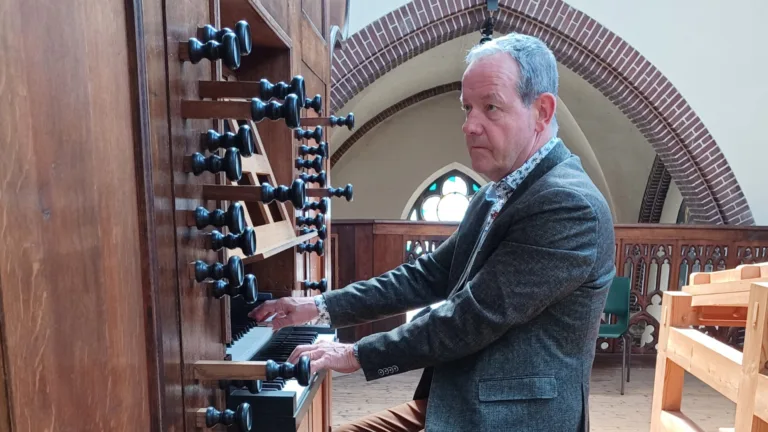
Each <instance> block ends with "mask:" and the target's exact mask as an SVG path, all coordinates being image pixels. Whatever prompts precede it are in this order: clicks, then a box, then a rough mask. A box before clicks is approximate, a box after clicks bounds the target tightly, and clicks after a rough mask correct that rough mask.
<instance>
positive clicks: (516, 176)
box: [488, 137, 561, 200]
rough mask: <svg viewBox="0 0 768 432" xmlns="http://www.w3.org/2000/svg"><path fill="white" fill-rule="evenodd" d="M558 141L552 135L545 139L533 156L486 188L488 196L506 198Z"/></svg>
mask: <svg viewBox="0 0 768 432" xmlns="http://www.w3.org/2000/svg"><path fill="white" fill-rule="evenodd" d="M559 142H561V140H560V138H558V137H552V139H550V140H549V141H547V143H546V144H544V145H543V146H542V147H541V148H540V149H539V150H538V151H536V153H534V154H533V156H531V157H530V158H528V160H526V161H525V163H523V165H522V166H521V167H520V168H518V169H516V170H514V171H512V172H511V173H509V174H507V176H506V177H504V178H503V179H501V180H499V181H498V182H495V183H492V184H491V186H490V187H489V188H488V197H489V198H491V199H494V200H495V199H498V198H504V199H506V198H508V197H509V195H511V194H512V192H514V190H515V189H517V187H518V186H520V183H522V182H523V180H525V178H526V177H527V176H528V174H530V173H531V171H533V169H534V168H536V166H537V165H538V164H539V162H541V160H542V159H544V157H546V156H547V154H549V151H550V150H552V148H553V147H555V145H556V144H558V143H559Z"/></svg>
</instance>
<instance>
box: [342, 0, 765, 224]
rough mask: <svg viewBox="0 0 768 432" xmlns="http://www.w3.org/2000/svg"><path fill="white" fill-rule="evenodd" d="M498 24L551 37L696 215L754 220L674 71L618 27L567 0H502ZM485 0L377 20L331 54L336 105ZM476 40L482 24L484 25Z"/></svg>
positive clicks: (466, 20)
mask: <svg viewBox="0 0 768 432" xmlns="http://www.w3.org/2000/svg"><path fill="white" fill-rule="evenodd" d="M499 3H500V8H499V9H500V10H499V11H498V12H499V14H498V19H497V24H496V30H497V31H499V32H501V33H508V32H511V31H518V32H521V33H527V34H532V35H534V36H537V37H539V38H541V39H542V40H543V41H545V42H546V43H547V44H548V45H549V46H550V48H552V51H553V52H554V53H555V56H556V57H557V59H558V61H560V62H561V63H562V64H563V65H564V66H566V67H568V68H569V69H571V70H573V71H575V72H576V73H578V74H579V75H580V76H581V77H583V78H584V79H585V80H586V81H588V82H589V83H590V84H592V85H593V86H594V87H595V88H597V89H599V90H600V91H601V92H602V93H603V94H604V95H605V96H606V97H607V98H608V99H610V100H611V101H612V102H613V103H614V104H616V106H617V107H619V109H621V111H622V112H623V113H624V114H625V115H626V116H627V117H628V118H629V119H630V120H631V121H632V122H633V123H634V124H635V125H636V126H637V128H638V129H639V130H640V131H641V132H642V133H643V135H644V136H645V137H646V138H647V139H648V141H649V142H650V143H651V145H652V146H653V148H654V149H655V150H656V153H657V154H658V155H659V158H660V160H661V162H662V163H663V165H664V166H665V167H666V169H667V170H668V171H669V173H670V175H671V177H672V179H674V181H675V183H676V184H677V185H678V187H679V189H680V192H681V194H682V195H683V199H684V200H685V202H686V204H687V205H688V207H689V208H690V211H691V215H692V217H693V218H694V220H696V221H697V222H699V223H708V224H741V225H751V224H754V219H753V217H752V212H751V211H750V209H749V206H748V205H747V201H746V198H745V197H744V195H743V193H742V191H741V188H740V187H739V184H738V182H737V181H736V177H735V176H734V174H733V172H732V171H731V168H730V166H729V165H728V162H727V161H726V160H725V157H724V156H723V154H722V152H721V151H720V149H719V147H718V146H717V143H716V142H715V140H714V139H713V138H712V136H711V135H710V134H709V131H708V130H707V128H706V127H705V126H704V124H703V123H702V121H701V119H700V118H699V117H698V116H697V115H696V113H695V112H693V110H692V109H691V107H690V106H689V105H688V103H687V102H686V101H685V99H684V98H683V97H682V95H681V94H680V93H679V92H678V91H677V89H676V88H675V87H674V86H673V85H672V83H671V82H669V80H667V78H666V77H665V76H664V75H663V74H662V73H661V72H660V71H659V70H658V69H657V68H656V67H655V66H653V65H652V64H651V63H650V62H649V61H648V60H647V59H645V57H643V56H642V55H641V54H640V53H639V52H637V51H636V50H635V49H634V48H632V47H631V46H630V45H629V44H627V43H626V42H625V41H623V40H622V39H621V38H620V37H618V36H617V35H615V34H614V33H612V32H611V31H609V30H608V29H606V28H605V27H603V26H602V25H600V24H599V23H598V22H596V21H595V20H593V19H592V18H590V17H588V16H587V15H585V14H583V13H582V12H580V11H578V10H576V9H574V8H572V7H570V6H568V5H567V4H566V3H565V2H563V1H561V0H539V1H536V0H525V1H523V0H500V2H499ZM486 14H487V11H486V10H485V1H482V0H414V1H412V2H410V3H408V4H406V5H405V6H403V7H401V8H399V9H397V10H394V11H392V12H390V13H388V14H387V15H385V16H383V17H381V18H380V19H378V20H377V21H374V22H372V23H371V24H369V25H368V26H366V27H365V28H364V29H362V30H361V31H359V32H357V33H355V34H354V35H352V36H351V37H350V38H349V40H347V41H346V42H345V45H344V48H343V49H342V50H341V51H339V52H337V53H336V54H335V57H334V62H333V65H332V69H331V73H332V78H333V90H332V92H331V107H332V110H333V111H337V110H338V109H340V108H341V107H342V106H343V105H344V104H345V103H346V102H347V101H349V100H350V99H351V98H352V97H354V96H355V95H356V94H357V93H359V92H360V91H362V90H363V89H364V88H365V87H367V86H368V85H370V84H371V83H372V82H373V81H375V80H376V79H378V78H379V77H381V76H382V75H384V74H385V73H387V72H388V71H390V70H392V68H394V67H396V66H397V65H399V64H402V63H403V62H405V61H407V60H408V59H409V58H411V57H413V56H415V55H418V54H420V53H422V52H424V51H426V50H428V49H430V48H432V47H435V46H437V45H439V44H441V43H443V42H446V41H448V40H451V39H454V38H456V37H459V36H463V35H465V34H468V33H477V32H478V31H479V26H480V23H482V21H483V19H484V18H485V16H486ZM478 40H479V33H478Z"/></svg>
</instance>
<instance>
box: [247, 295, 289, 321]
mask: <svg viewBox="0 0 768 432" xmlns="http://www.w3.org/2000/svg"><path fill="white" fill-rule="evenodd" d="M281 309H282V308H280V306H279V303H278V302H277V300H267V301H265V302H264V303H262V304H260V305H259V306H258V307H257V308H255V309H254V310H252V311H250V312H248V317H249V318H251V319H253V320H254V321H256V322H261V321H264V319H265V318H267V317H269V316H270V315H272V314H273V313H275V312H277V311H279V310H281Z"/></svg>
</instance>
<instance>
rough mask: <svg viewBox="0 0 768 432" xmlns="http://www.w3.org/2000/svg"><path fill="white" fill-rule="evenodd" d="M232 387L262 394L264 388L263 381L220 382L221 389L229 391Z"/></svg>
mask: <svg viewBox="0 0 768 432" xmlns="http://www.w3.org/2000/svg"><path fill="white" fill-rule="evenodd" d="M230 386H232V387H234V388H237V389H241V388H245V389H247V390H248V391H249V392H251V393H253V394H256V393H260V392H261V389H262V387H263V385H262V381H261V380H219V388H220V389H222V390H227V389H228V388H229V387H230Z"/></svg>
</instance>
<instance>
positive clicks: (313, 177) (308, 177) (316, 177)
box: [299, 171, 326, 187]
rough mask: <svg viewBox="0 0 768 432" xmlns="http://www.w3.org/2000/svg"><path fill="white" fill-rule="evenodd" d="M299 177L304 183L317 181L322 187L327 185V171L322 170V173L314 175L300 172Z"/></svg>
mask: <svg viewBox="0 0 768 432" xmlns="http://www.w3.org/2000/svg"><path fill="white" fill-rule="evenodd" d="M299 178H300V179H301V180H302V181H303V182H304V183H317V184H318V185H320V187H324V186H325V181H326V175H325V171H320V174H312V175H310V174H306V173H301V174H299Z"/></svg>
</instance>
